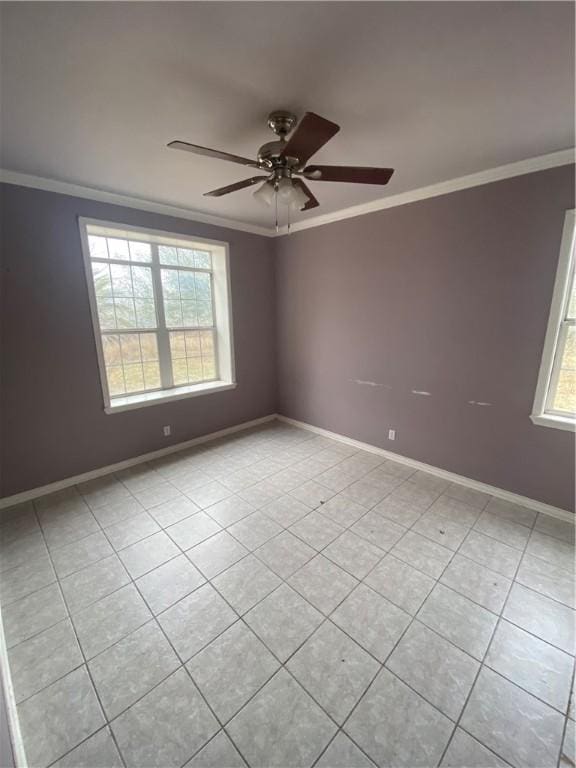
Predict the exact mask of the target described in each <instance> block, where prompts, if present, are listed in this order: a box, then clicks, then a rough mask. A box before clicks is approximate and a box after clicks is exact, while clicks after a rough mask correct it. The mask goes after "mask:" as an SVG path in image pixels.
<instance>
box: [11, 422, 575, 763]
mask: <svg viewBox="0 0 576 768" xmlns="http://www.w3.org/2000/svg"><path fill="white" fill-rule="evenodd" d="M573 533H574V531H573V527H571V526H570V525H568V524H567V523H563V522H561V521H558V520H555V519H553V518H550V517H545V516H542V515H537V514H536V513H534V512H533V511H531V510H529V509H525V508H522V507H518V506H515V505H513V504H509V503H506V502H503V501H499V500H497V499H493V498H490V497H488V496H486V495H485V494H482V493H479V492H477V491H472V490H469V489H466V488H463V487H460V486H456V485H450V484H449V483H447V482H445V481H443V480H440V479H438V478H437V477H433V476H431V475H427V474H426V473H423V472H420V471H412V470H411V469H409V468H407V467H406V466H404V465H402V464H397V463H394V462H392V461H388V460H384V459H383V458H382V457H380V456H377V455H375V454H371V453H366V452H362V451H357V450H355V449H353V448H351V447H349V446H346V445H344V444H341V443H337V442H334V441H331V440H327V439H326V438H322V437H317V436H314V435H313V434H311V433H309V432H304V431H302V430H298V429H295V428H292V427H289V426H286V425H282V424H279V423H277V422H276V423H272V424H270V425H267V426H265V427H263V428H261V429H258V430H254V431H250V432H242V433H238V434H237V435H235V436H233V437H230V438H228V439H223V440H220V441H218V442H212V443H207V444H205V445H204V446H203V447H199V448H198V449H196V450H191V451H188V452H186V453H178V454H173V455H172V456H170V457H167V458H164V459H161V460H159V461H156V462H153V463H152V464H150V465H144V466H142V465H141V466H138V467H135V468H133V469H129V470H126V471H124V472H121V473H118V474H117V475H116V476H108V477H105V478H101V479H98V480H94V481H91V482H87V483H84V484H82V485H80V486H78V487H75V488H72V489H68V490H66V491H63V492H61V493H57V494H54V495H52V496H48V497H44V498H41V499H38V500H37V501H36V502H34V504H26V505H22V506H20V507H18V508H12V509H6V510H3V511H2V512H1V513H0V552H1V561H0V562H1V565H0V569H1V570H0V595H1V606H2V617H3V626H4V633H5V638H6V644H7V647H8V655H9V662H10V667H11V675H12V681H13V685H14V690H15V696H16V699H17V702H18V712H19V720H20V726H21V731H22V736H23V740H24V745H25V749H26V753H27V757H28V761H29V764H30V766H31V767H33V768H36V767H40V766H51V765H52V766H59V768H64V766H67V767H68V768H81V767H85V768H116V766H126V768H147V767H150V768H153V767H156V768H179V767H180V766H186V768H201V767H205V768H207V767H208V766H213V767H214V768H235V767H236V766H245V765H248V766H253V767H254V768H256V767H257V766H261V767H262V768H269V767H273V766H277V767H278V768H287V767H288V766H312V765H315V766H318V767H319V768H329V767H332V768H337V767H341V768H360V766H374V765H377V766H409V767H410V768H414V767H415V766H422V767H428V766H430V767H431V766H438V765H441V766H444V767H447V766H453V767H454V768H464V767H466V768H489V767H490V766H505V765H511V766H517V767H518V768H526V767H527V766H533V767H534V768H557V766H558V765H560V766H562V768H568V767H569V766H573V765H574V727H575V723H574V709H573V708H571V707H572V705H569V700H570V697H571V691H573V673H574V656H573V654H574V579H573V567H574V560H573V557H574V547H573ZM569 706H570V708H569Z"/></svg>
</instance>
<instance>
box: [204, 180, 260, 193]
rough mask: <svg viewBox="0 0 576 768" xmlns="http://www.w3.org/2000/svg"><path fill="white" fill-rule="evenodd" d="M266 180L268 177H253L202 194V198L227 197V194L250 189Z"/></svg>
mask: <svg viewBox="0 0 576 768" xmlns="http://www.w3.org/2000/svg"><path fill="white" fill-rule="evenodd" d="M267 178H268V176H253V177H252V178H251V179H243V180H242V181H237V182H236V184H228V186H227V187H220V188H219V189H213V190H212V191H211V192H204V197H222V195H227V194H228V193H229V192H237V191H238V190H239V189H244V188H245V187H252V186H253V185H254V184H258V182H259V181H266V179H267Z"/></svg>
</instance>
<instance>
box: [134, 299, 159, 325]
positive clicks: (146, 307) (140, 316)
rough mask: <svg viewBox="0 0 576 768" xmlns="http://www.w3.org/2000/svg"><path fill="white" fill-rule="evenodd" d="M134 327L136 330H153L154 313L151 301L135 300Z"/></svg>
mask: <svg viewBox="0 0 576 768" xmlns="http://www.w3.org/2000/svg"><path fill="white" fill-rule="evenodd" d="M134 305H135V307H136V325H137V326H138V328H155V327H156V312H155V311H154V301H153V299H135V300H134Z"/></svg>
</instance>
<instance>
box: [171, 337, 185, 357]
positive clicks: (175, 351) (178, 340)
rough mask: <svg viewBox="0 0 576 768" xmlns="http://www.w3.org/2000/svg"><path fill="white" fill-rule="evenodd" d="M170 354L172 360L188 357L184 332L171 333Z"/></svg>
mask: <svg viewBox="0 0 576 768" xmlns="http://www.w3.org/2000/svg"><path fill="white" fill-rule="evenodd" d="M170 354H171V355H172V360H177V359H178V358H182V357H186V344H185V342H184V334H183V333H177V332H176V333H171V334H170Z"/></svg>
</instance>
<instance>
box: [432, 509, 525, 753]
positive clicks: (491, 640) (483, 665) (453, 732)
mask: <svg viewBox="0 0 576 768" xmlns="http://www.w3.org/2000/svg"><path fill="white" fill-rule="evenodd" d="M536 519H537V518H536V517H535V518H534V523H535V522H536ZM529 541H530V537H528V538H527V539H526V543H525V544H524V549H523V550H522V556H523V555H524V553H525V551H526V548H527V546H528V542H529ZM521 562H522V557H520V559H519V560H518V565H517V566H516V570H515V571H514V577H513V578H512V579H511V580H510V586H509V587H508V591H507V594H506V598H505V600H504V603H503V605H502V608H501V610H500V612H499V614H498V620H497V621H496V624H495V625H494V629H493V630H492V634H491V635H490V640H489V642H488V645H487V646H486V650H485V652H484V654H483V656H482V659H481V660H480V664H479V666H478V671H477V672H476V675H475V677H474V680H473V682H472V685H471V686H470V690H469V691H468V695H467V696H466V700H465V701H464V705H463V707H462V709H461V710H460V715H459V717H458V719H457V721H456V724H455V726H454V730H453V731H452V735H451V737H450V739H449V741H448V743H447V744H446V747H445V749H444V752H443V753H442V756H441V757H440V761H439V764H441V763H442V760H443V759H444V757H445V755H446V752H447V751H448V748H449V746H450V744H451V743H452V739H453V738H454V735H455V733H456V732H457V730H458V728H459V727H460V722H461V720H462V717H463V716H464V712H465V711H466V708H467V707H468V703H469V701H470V698H471V696H472V692H473V691H474V689H475V688H476V683H477V682H478V678H479V677H480V673H481V672H482V669H483V668H485V667H487V665H486V659H487V657H488V654H489V652H490V648H491V647H492V643H493V641H494V637H495V635H496V632H497V631H498V627H499V626H500V623H501V621H502V619H503V613H504V611H505V610H506V605H507V603H508V599H509V597H510V593H511V591H512V587H513V585H514V582H515V580H516V576H517V574H518V570H519V569H520V564H521ZM487 668H488V669H491V668H490V667H487ZM504 679H506V680H508V678H504ZM508 682H510V683H511V684H512V685H514V683H512V681H511V680H508ZM463 730H465V729H463ZM466 732H467V733H468V731H466ZM469 735H470V736H472V737H473V738H474V739H476V741H478V743H480V744H482V746H484V747H486V745H485V744H484V742H483V741H481V740H480V739H478V738H477V737H476V736H473V734H469ZM486 748H487V749H489V750H490V751H491V752H492V753H493V754H495V755H497V756H498V757H500V759H502V760H504V758H503V757H502V756H501V755H499V754H498V753H497V752H495V751H494V750H493V749H491V748H490V747H486ZM504 762H506V763H507V762H508V761H507V760H504Z"/></svg>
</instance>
